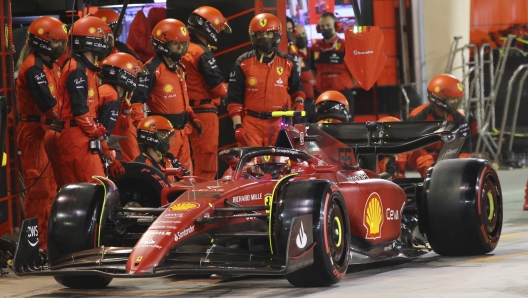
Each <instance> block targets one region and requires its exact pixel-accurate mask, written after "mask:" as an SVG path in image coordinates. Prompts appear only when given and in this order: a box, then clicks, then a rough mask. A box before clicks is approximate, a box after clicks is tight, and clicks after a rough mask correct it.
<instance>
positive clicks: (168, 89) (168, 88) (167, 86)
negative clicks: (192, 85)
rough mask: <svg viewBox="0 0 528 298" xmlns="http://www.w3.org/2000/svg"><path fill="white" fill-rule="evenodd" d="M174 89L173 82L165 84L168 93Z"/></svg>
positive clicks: (164, 88) (164, 89)
mask: <svg viewBox="0 0 528 298" xmlns="http://www.w3.org/2000/svg"><path fill="white" fill-rule="evenodd" d="M172 90H174V88H173V87H172V85H171V84H167V85H165V86H163V91H165V92H167V93H170V92H172Z"/></svg>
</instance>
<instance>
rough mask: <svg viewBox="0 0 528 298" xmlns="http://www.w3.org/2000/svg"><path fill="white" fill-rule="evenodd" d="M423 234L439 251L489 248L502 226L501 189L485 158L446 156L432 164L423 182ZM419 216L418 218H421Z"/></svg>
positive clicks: (480, 251) (486, 250) (473, 252)
mask: <svg viewBox="0 0 528 298" xmlns="http://www.w3.org/2000/svg"><path fill="white" fill-rule="evenodd" d="M424 188H425V193H426V194H427V196H426V198H425V205H424V207H425V208H426V210H425V211H426V212H422V213H421V214H424V215H425V217H426V226H425V229H426V235H427V239H428V240H429V244H430V245H431V247H432V248H433V250H434V251H435V252H436V253H437V254H439V255H445V256H462V255H480V254H485V253H489V252H491V251H493V250H494V249H495V247H496V246H497V243H498V242H499V238H500V235H501V230H502V219H503V214H502V211H503V205H502V192H501V186H500V182H499V178H498V176H497V172H495V170H494V169H493V166H492V164H491V163H490V162H489V161H486V160H483V159H473V158H471V159H470V158H467V159H448V160H442V161H440V162H438V163H437V164H436V165H434V166H433V168H432V169H430V170H429V171H428V173H427V176H426V179H425V183H424ZM421 220H422V219H421Z"/></svg>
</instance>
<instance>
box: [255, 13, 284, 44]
mask: <svg viewBox="0 0 528 298" xmlns="http://www.w3.org/2000/svg"><path fill="white" fill-rule="evenodd" d="M264 32H271V33H272V34H271V36H267V37H264V36H262V35H263V34H264ZM249 37H250V38H251V43H252V44H253V47H255V49H257V50H261V51H262V52H264V53H271V52H272V51H273V49H276V48H277V47H278V46H279V43H280V41H281V38H282V24H281V22H280V20H279V18H277V17H276V16H274V15H272V14H270V13H261V14H258V15H256V16H255V17H253V19H252V20H251V22H250V23H249Z"/></svg>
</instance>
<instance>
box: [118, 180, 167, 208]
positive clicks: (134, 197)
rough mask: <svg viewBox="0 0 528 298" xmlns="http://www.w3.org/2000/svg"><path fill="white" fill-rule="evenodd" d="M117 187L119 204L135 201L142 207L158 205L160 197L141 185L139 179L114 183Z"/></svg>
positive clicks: (123, 204)
mask: <svg viewBox="0 0 528 298" xmlns="http://www.w3.org/2000/svg"><path fill="white" fill-rule="evenodd" d="M116 184H117V188H118V189H119V197H120V201H121V206H125V205H126V204H128V203H130V202H136V203H138V204H139V205H141V206H142V207H159V205H160V204H159V203H158V204H156V203H154V202H160V198H159V197H157V196H156V193H157V192H156V191H155V190H153V189H151V188H149V187H145V186H144V185H142V183H141V181H127V182H126V183H116Z"/></svg>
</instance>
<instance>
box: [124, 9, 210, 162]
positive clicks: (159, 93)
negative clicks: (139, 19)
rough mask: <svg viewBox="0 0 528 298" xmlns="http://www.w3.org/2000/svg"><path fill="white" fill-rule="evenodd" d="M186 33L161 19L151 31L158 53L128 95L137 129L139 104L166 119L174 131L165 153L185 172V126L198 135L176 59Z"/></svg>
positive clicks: (185, 42)
mask: <svg viewBox="0 0 528 298" xmlns="http://www.w3.org/2000/svg"><path fill="white" fill-rule="evenodd" d="M189 41H190V37H189V32H188V31H187V27H186V26H185V24H183V23H182V22H181V21H179V20H176V19H165V20H163V21H161V22H159V23H158V24H157V25H156V26H154V29H153V30H152V46H153V47H154V49H155V50H156V52H157V53H158V54H157V55H156V56H154V57H153V58H151V59H150V60H149V61H148V62H147V63H146V67H147V69H148V72H149V74H148V75H147V76H145V77H140V78H139V80H140V84H138V88H137V90H136V92H134V95H133V96H132V100H131V102H132V121H133V123H134V126H136V127H137V125H138V124H139V122H140V121H141V120H142V119H143V118H144V111H143V104H144V103H147V105H148V108H149V110H150V111H151V113H150V115H161V116H163V117H165V118H167V119H168V120H169V121H170V122H171V123H172V125H173V126H174V128H175V129H176V133H175V134H176V138H175V143H174V144H173V145H172V146H171V148H170V150H169V152H170V153H172V154H173V155H174V156H176V157H177V158H178V159H179V160H180V161H181V162H182V163H183V165H184V166H185V167H186V168H187V169H191V168H192V167H191V166H192V162H191V155H190V147H189V140H188V138H187V134H186V131H185V127H186V125H187V123H189V122H190V124H191V125H192V127H193V128H194V129H195V130H196V132H197V134H198V135H199V136H200V135H201V134H202V123H201V121H200V119H198V117H196V115H195V114H194V112H193V110H192V109H191V107H190V106H189V97H188V96H187V85H186V82H185V67H184V66H183V65H182V64H181V62H180V59H181V57H182V56H183V55H185V54H186V53H187V50H188V48H189Z"/></svg>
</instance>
